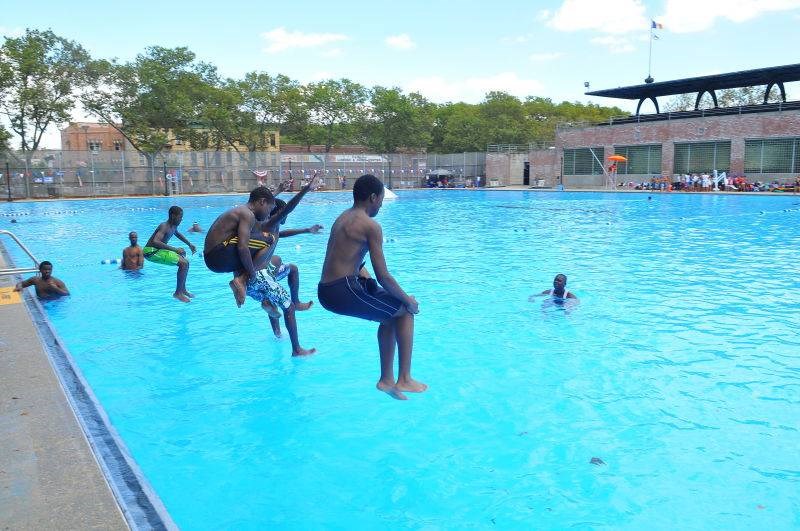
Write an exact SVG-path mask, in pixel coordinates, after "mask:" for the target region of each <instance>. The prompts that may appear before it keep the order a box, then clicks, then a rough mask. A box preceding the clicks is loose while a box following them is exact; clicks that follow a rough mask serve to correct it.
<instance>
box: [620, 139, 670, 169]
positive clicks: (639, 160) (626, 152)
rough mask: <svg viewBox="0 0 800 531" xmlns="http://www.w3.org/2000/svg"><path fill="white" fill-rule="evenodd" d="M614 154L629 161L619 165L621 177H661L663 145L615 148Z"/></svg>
mask: <svg viewBox="0 0 800 531" xmlns="http://www.w3.org/2000/svg"><path fill="white" fill-rule="evenodd" d="M614 154H615V155H622V156H623V157H625V158H626V159H628V162H618V163H617V174H619V175H661V144H650V145H644V146H614Z"/></svg>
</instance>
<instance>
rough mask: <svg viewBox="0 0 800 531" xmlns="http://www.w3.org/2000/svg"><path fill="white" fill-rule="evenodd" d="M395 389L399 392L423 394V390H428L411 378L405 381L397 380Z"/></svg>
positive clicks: (425, 386)
mask: <svg viewBox="0 0 800 531" xmlns="http://www.w3.org/2000/svg"><path fill="white" fill-rule="evenodd" d="M395 387H397V389H399V390H400V391H406V392H409V393H424V392H425V390H427V389H428V386H427V385H425V384H424V383H422V382H418V381H416V380H415V379H413V378H406V379H402V380H401V379H398V380H397V384H395Z"/></svg>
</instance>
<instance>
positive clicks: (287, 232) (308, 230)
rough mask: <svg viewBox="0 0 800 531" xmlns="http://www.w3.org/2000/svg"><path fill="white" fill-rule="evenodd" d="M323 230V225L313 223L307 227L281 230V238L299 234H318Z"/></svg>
mask: <svg viewBox="0 0 800 531" xmlns="http://www.w3.org/2000/svg"><path fill="white" fill-rule="evenodd" d="M320 230H322V225H311V226H310V227H308V228H305V229H286V230H282V231H281V232H280V236H281V238H288V237H289V236H297V235H298V234H317V233H319V231H320Z"/></svg>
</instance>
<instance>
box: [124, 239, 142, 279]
mask: <svg viewBox="0 0 800 531" xmlns="http://www.w3.org/2000/svg"><path fill="white" fill-rule="evenodd" d="M128 240H130V242H131V244H130V246H128V247H125V248H124V249H123V250H122V265H121V266H120V269H127V270H128V271H138V270H139V269H141V268H142V267H143V266H144V254H142V248H141V247H139V235H138V234H136V232H135V231H131V232H130V233H128Z"/></svg>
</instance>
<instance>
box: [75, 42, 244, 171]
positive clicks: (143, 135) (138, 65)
mask: <svg viewBox="0 0 800 531" xmlns="http://www.w3.org/2000/svg"><path fill="white" fill-rule="evenodd" d="M216 83H217V76H216V69H215V68H214V67H213V66H211V65H208V64H206V63H199V62H195V55H194V53H192V52H191V51H189V49H187V48H183V47H181V48H172V49H170V48H162V47H159V46H153V47H149V48H147V49H146V52H145V53H144V54H140V55H138V56H137V57H136V59H135V60H133V61H132V62H129V63H125V64H116V63H115V62H105V63H104V66H103V68H102V76H101V78H100V83H99V84H98V87H97V89H96V90H95V91H93V92H92V93H90V94H86V95H85V96H84V97H83V99H82V102H83V105H84V107H85V108H86V109H87V110H88V111H89V112H91V113H93V114H95V115H96V116H98V117H99V118H100V119H101V120H103V121H105V122H107V123H108V124H110V125H111V126H112V127H114V128H115V129H116V130H117V131H119V132H120V134H122V135H123V136H124V137H125V139H126V140H128V142H130V144H131V146H133V148H134V149H136V150H137V151H139V152H140V153H142V154H143V155H144V156H145V158H146V159H147V160H148V162H149V163H150V167H151V171H152V173H153V177H155V167H154V164H155V159H156V157H157V156H158V155H159V154H161V153H162V152H163V151H164V149H165V148H167V147H169V145H170V144H169V142H170V141H171V140H173V139H189V138H190V137H193V136H194V138H195V140H196V141H198V142H202V138H200V135H199V134H198V133H197V131H198V130H200V131H202V130H203V129H204V128H207V125H206V124H204V123H203V118H208V117H209V115H208V113H206V114H204V113H203V112H201V111H202V109H203V101H204V98H206V97H207V96H208V95H209V94H210V93H212V92H213V90H214V89H213V87H214V86H215V84H216ZM216 94H217V95H219V96H220V97H221V98H222V96H221V95H220V94H219V93H216ZM222 101H224V98H223V100H222ZM213 132H214V133H215V134H218V138H217V139H216V140H215V139H214V138H209V139H208V143H209V144H211V145H217V146H219V145H221V143H222V142H223V141H224V142H226V143H228V144H229V145H232V141H231V139H230V138H226V137H225V136H224V135H221V134H220V131H219V130H214V131H213Z"/></svg>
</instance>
